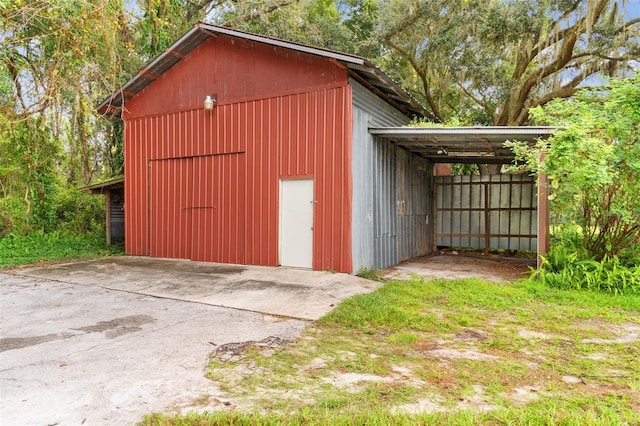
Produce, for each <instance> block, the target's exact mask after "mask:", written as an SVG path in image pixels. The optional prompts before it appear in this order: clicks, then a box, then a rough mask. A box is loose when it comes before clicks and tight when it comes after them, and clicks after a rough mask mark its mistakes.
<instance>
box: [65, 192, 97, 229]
mask: <svg viewBox="0 0 640 426" xmlns="http://www.w3.org/2000/svg"><path fill="white" fill-rule="evenodd" d="M54 209H55V218H56V219H55V220H56V229H59V230H60V229H61V230H65V231H70V232H73V233H78V234H84V233H87V232H98V231H101V230H102V229H104V226H105V200H104V197H103V196H99V195H93V194H91V193H89V192H85V191H79V190H77V189H76V188H61V189H59V190H58V192H57V193H56V196H55V200H54Z"/></svg>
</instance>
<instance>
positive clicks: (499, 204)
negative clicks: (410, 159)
mask: <svg viewBox="0 0 640 426" xmlns="http://www.w3.org/2000/svg"><path fill="white" fill-rule="evenodd" d="M435 190H436V224H437V225H436V226H437V230H436V236H437V245H438V246H444V247H470V248H479V249H481V248H484V246H485V236H486V237H488V243H489V248H490V249H506V250H536V247H537V238H536V236H537V232H538V225H537V203H538V201H537V191H536V184H535V181H534V180H533V178H532V177H530V176H527V175H509V174H504V175H485V176H477V175H474V176H437V177H436V178H435ZM485 199H486V200H487V201H488V204H485ZM486 223H488V224H489V226H488V228H487V227H486ZM487 231H488V232H487Z"/></svg>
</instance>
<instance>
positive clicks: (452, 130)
mask: <svg viewBox="0 0 640 426" xmlns="http://www.w3.org/2000/svg"><path fill="white" fill-rule="evenodd" d="M555 130H556V128H555V127H522V126H518V127H503V126H500V127H497V126H496V127H377V128H369V133H370V134H372V135H374V136H376V137H378V138H383V139H385V140H387V141H389V142H391V143H392V144H394V145H396V146H399V147H402V148H404V149H406V150H407V151H409V152H411V153H413V154H415V155H418V156H420V157H423V158H426V159H428V160H429V161H431V162H433V163H463V164H510V163H512V162H513V161H514V154H513V152H512V151H511V149H510V148H508V147H506V146H505V145H504V143H505V142H506V141H512V140H514V141H522V142H527V143H529V144H535V143H536V141H537V140H539V139H547V138H549V137H550V136H551V135H552V134H553V133H554V131H555ZM506 176H508V178H506ZM513 176H514V175H490V176H469V177H443V178H442V179H440V181H438V180H436V181H435V182H434V184H433V187H432V196H433V202H432V203H431V205H432V208H433V211H432V213H431V217H432V218H434V220H432V221H431V223H430V224H428V225H429V226H430V227H431V233H430V235H432V238H433V241H432V247H434V248H435V247H436V246H437V245H438V235H440V236H445V237H449V238H450V239H451V241H457V242H461V241H464V240H465V239H466V240H467V241H474V239H475V240H480V239H481V240H482V248H484V251H485V253H488V250H489V249H490V248H500V247H499V244H500V243H502V242H503V241H507V244H508V246H509V247H511V244H512V242H513V241H516V243H517V241H521V240H523V239H527V238H528V239H529V240H530V241H531V240H532V239H533V237H535V248H536V251H537V252H538V256H540V255H541V254H544V253H546V252H547V251H548V248H549V204H548V198H547V189H546V176H544V175H541V176H540V177H539V179H538V182H537V183H536V182H531V187H532V188H535V187H537V189H538V190H537V191H535V193H531V192H530V193H529V196H531V197H533V202H531V203H530V205H528V206H526V207H522V206H523V198H525V193H526V191H523V190H516V191H515V193H516V194H517V195H516V196H515V197H514V196H513V193H514V189H513V188H522V187H524V184H525V183H526V179H524V178H522V177H520V178H514V177H513ZM515 176H518V175H515ZM445 181H446V183H445ZM446 186H456V187H457V188H458V189H459V193H460V196H459V197H458V200H457V204H455V205H453V204H452V205H448V206H445V207H443V206H442V200H439V199H438V195H441V194H442V192H441V193H439V192H438V188H439V187H443V188H444V187H446ZM492 187H497V188H499V189H498V190H497V191H496V193H497V194H498V195H497V196H496V197H492V196H491V195H490V190H491V188H492ZM463 188H468V192H466V193H465V192H464V190H463ZM505 188H506V191H505ZM504 192H506V193H507V194H509V195H508V197H502V195H501V194H502V193H504ZM464 194H466V197H467V198H468V199H463V198H465V195H464ZM473 194H476V195H475V201H474V200H472V199H473V198H474V197H473ZM445 198H446V197H445ZM503 198H504V199H503ZM536 198H537V199H536ZM494 199H496V200H497V201H496V203H495V204H497V207H492V204H493V201H494ZM447 200H449V201H451V202H452V203H454V201H455V200H454V197H453V196H451V197H449V198H447ZM533 204H537V205H535V206H534V205H533ZM524 211H528V212H529V214H530V215H531V218H532V219H531V221H530V223H529V229H530V232H529V233H528V234H523V233H522V232H521V231H520V227H514V226H512V223H511V222H512V221H513V220H512V217H513V215H514V214H516V212H517V214H522V212H524ZM445 212H446V213H447V214H448V215H449V216H448V218H449V219H453V220H452V222H454V221H456V222H458V223H457V225H459V229H458V230H459V231H460V232H458V233H454V232H449V233H444V232H442V231H441V230H442V229H449V230H451V229H453V228H454V227H455V225H454V224H451V223H450V224H448V228H446V227H445V224H444V223H443V222H445V221H446V220H447V218H446V217H445V214H444V213H445ZM534 214H535V215H536V217H535V218H534V217H533V215H534ZM496 215H497V217H500V215H502V216H504V217H505V218H507V219H506V222H507V226H506V227H505V228H504V229H502V228H499V227H498V228H497V229H499V231H493V230H492V223H491V218H492V217H496ZM467 217H468V218H471V219H467ZM476 217H477V218H478V219H477V220H473V218H476ZM465 219H466V222H465ZM504 221H505V220H504V218H503V219H502V222H504ZM494 222H497V221H494ZM465 223H466V225H465ZM494 225H495V224H494ZM534 225H535V228H534ZM494 228H495V226H494ZM438 231H440V232H438ZM496 242H497V244H498V246H497V247H496V246H495V244H496ZM492 246H493V247H492ZM514 246H515V247H518V245H517V244H515V245H514Z"/></svg>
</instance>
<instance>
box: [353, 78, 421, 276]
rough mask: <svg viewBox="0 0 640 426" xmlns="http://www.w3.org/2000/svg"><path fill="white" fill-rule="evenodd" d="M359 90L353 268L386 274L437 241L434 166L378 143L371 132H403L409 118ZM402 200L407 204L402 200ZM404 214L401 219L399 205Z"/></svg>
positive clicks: (355, 116) (355, 92)
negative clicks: (431, 222) (431, 215)
mask: <svg viewBox="0 0 640 426" xmlns="http://www.w3.org/2000/svg"><path fill="white" fill-rule="evenodd" d="M350 84H351V85H352V87H353V104H354V110H353V120H354V125H353V157H352V158H353V166H352V169H353V205H352V214H353V225H352V239H353V265H354V271H358V270H360V269H363V268H384V267H387V266H390V265H395V264H397V263H398V262H400V261H402V260H404V259H406V258H408V257H413V256H417V255H420V254H425V253H427V252H428V251H429V249H430V247H429V242H430V241H431V235H430V233H429V232H430V231H429V230H430V226H427V223H426V220H427V219H426V215H427V212H428V211H429V209H430V206H431V205H432V204H431V197H432V195H431V175H432V173H433V172H432V165H431V164H430V163H429V162H428V161H427V160H424V159H421V158H419V157H416V156H414V155H411V154H410V153H408V152H407V151H405V150H403V149H402V148H398V147H396V146H395V145H393V144H391V143H389V142H388V141H385V140H384V139H378V138H374V137H372V136H371V135H370V134H369V133H368V131H367V129H368V127H382V126H389V127H394V126H402V125H406V124H407V123H408V121H409V120H408V118H407V117H406V116H404V115H403V114H401V113H400V112H399V111H397V110H396V109H395V108H393V107H391V106H390V105H389V104H387V103H386V102H384V101H383V100H382V99H380V98H378V97H377V96H375V95H374V94H373V93H371V92H370V91H369V90H367V89H366V88H364V87H363V86H362V85H361V84H359V83H357V82H355V81H353V80H351V81H350ZM398 197H402V198H398ZM401 201H403V202H404V204H403V205H404V214H399V211H398V208H399V202H401Z"/></svg>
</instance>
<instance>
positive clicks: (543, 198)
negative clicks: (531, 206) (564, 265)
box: [537, 152, 549, 268]
mask: <svg viewBox="0 0 640 426" xmlns="http://www.w3.org/2000/svg"><path fill="white" fill-rule="evenodd" d="M544 157H545V153H544V152H541V153H540V160H539V161H540V164H542V163H543V162H544ZM548 252H549V179H548V178H547V175H546V173H544V172H539V173H538V262H537V263H538V265H537V266H538V268H540V265H541V264H542V258H541V257H540V256H544V255H545V254H547V253H548Z"/></svg>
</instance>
